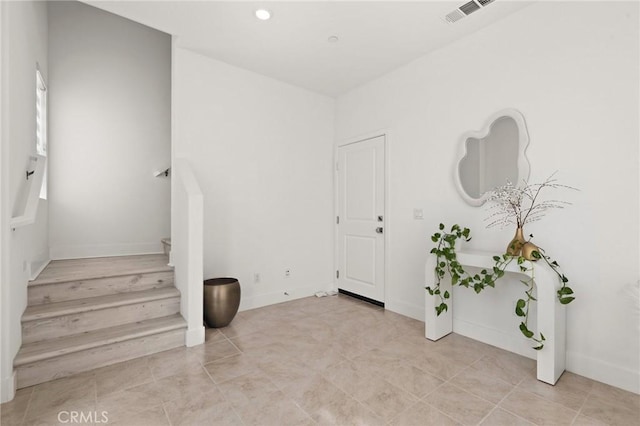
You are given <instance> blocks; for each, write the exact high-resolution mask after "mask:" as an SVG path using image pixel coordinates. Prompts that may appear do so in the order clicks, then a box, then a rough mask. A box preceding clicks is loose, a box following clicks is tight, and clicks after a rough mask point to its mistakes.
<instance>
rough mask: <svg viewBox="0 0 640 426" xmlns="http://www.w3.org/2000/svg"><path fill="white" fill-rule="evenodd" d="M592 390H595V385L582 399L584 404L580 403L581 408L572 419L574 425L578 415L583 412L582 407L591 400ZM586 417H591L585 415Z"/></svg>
mask: <svg viewBox="0 0 640 426" xmlns="http://www.w3.org/2000/svg"><path fill="white" fill-rule="evenodd" d="M592 392H593V385H592V386H591V389H589V392H587V396H585V397H584V401H582V404H580V408H579V409H578V410H577V412H576V415H575V416H574V417H573V420H572V421H571V424H572V425H573V424H575V422H576V420H578V417H579V416H580V414H581V413H582V409H583V408H584V406H585V405H586V404H587V401H588V400H589V397H590V396H591V393H592ZM583 416H584V414H583ZM585 417H588V418H591V417H589V416H585Z"/></svg>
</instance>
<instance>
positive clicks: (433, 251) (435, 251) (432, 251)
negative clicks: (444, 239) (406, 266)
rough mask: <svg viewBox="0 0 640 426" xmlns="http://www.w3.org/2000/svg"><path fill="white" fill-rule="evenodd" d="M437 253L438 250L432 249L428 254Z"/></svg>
mask: <svg viewBox="0 0 640 426" xmlns="http://www.w3.org/2000/svg"><path fill="white" fill-rule="evenodd" d="M437 252H438V249H437V248H435V247H434V248H432V249H431V251H430V252H429V253H431V254H435V253H437Z"/></svg>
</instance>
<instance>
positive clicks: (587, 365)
mask: <svg viewBox="0 0 640 426" xmlns="http://www.w3.org/2000/svg"><path fill="white" fill-rule="evenodd" d="M567 370H568V371H571V372H572V373H575V374H579V375H581V376H584V377H588V378H590V379H593V380H596V381H598V382H602V383H606V384H608V385H611V386H615V387H617V388H620V389H624V390H626V391H629V392H633V393H636V394H640V372H639V371H633V370H630V369H627V368H624V367H620V366H617V365H615V364H611V363H609V362H606V361H602V360H600V359H593V358H589V357H586V356H584V355H581V354H577V353H575V352H567Z"/></svg>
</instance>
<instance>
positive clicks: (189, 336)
mask: <svg viewBox="0 0 640 426" xmlns="http://www.w3.org/2000/svg"><path fill="white" fill-rule="evenodd" d="M202 343H204V325H203V326H200V327H196V328H193V329H189V330H187V331H186V333H185V336H184V344H185V345H186V346H187V347H189V348H190V347H192V346H197V345H200V344H202Z"/></svg>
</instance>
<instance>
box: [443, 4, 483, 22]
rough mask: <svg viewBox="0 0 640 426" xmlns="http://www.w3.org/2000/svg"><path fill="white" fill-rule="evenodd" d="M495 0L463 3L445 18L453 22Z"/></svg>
mask: <svg viewBox="0 0 640 426" xmlns="http://www.w3.org/2000/svg"><path fill="white" fill-rule="evenodd" d="M494 1H495V0H471V1H470V2H468V3H465V4H463V5H462V6H460V7H459V8H457V9H456V10H454V11H453V12H450V13H448V14H447V15H446V16H445V17H444V19H445V20H446V21H447V22H449V23H451V24H453V23H454V22H457V21H459V20H461V19H462V18H464V17H465V16H468V15H471V14H472V13H473V12H476V11H477V10H480V8H481V7H483V8H484V7H485V6H487V5H488V4H489V3H493V2H494Z"/></svg>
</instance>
